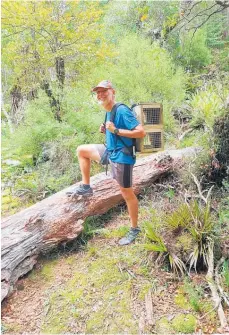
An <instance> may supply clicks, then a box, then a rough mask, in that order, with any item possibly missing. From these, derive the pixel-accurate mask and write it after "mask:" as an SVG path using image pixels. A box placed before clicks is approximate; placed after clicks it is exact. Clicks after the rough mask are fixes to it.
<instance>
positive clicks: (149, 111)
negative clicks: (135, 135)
mask: <svg viewBox="0 0 229 335" xmlns="http://www.w3.org/2000/svg"><path fill="white" fill-rule="evenodd" d="M143 115H144V124H160V108H143Z"/></svg>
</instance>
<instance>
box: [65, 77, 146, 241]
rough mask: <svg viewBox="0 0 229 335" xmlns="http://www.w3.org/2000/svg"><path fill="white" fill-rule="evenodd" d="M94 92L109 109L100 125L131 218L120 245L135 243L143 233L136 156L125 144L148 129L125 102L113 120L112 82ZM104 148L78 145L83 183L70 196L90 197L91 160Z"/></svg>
mask: <svg viewBox="0 0 229 335" xmlns="http://www.w3.org/2000/svg"><path fill="white" fill-rule="evenodd" d="M92 91H93V92H95V93H96V95H97V100H98V103H99V104H100V105H102V106H103V108H104V109H105V110H106V112H107V114H106V120H107V121H106V124H105V125H104V124H102V125H101V126H100V131H101V132H103V133H105V134H106V145H107V149H108V151H109V153H110V156H109V158H110V164H111V172H112V177H113V178H114V179H115V180H116V181H117V182H118V184H119V187H120V190H121V194H122V196H123V198H124V199H125V201H126V204H127V208H128V212H129V216H130V220H131V229H130V231H129V233H128V234H127V236H125V237H124V238H122V239H121V240H120V241H119V244H120V245H126V244H129V243H131V242H133V241H134V240H135V238H136V237H137V235H138V234H139V232H140V229H139V227H138V199H137V197H136V195H135V194H134V191H133V188H132V171H133V166H134V163H135V160H136V159H135V157H134V156H133V155H131V154H130V153H129V152H128V150H126V147H131V146H132V139H133V138H142V137H144V136H145V131H144V129H143V127H142V126H141V125H140V124H139V122H138V120H137V119H136V117H135V116H134V114H133V113H132V112H131V111H130V110H129V109H128V108H127V107H126V106H124V105H121V106H119V107H118V108H117V111H116V115H115V120H114V123H113V122H111V121H110V116H111V110H112V107H113V106H114V105H115V104H116V102H115V90H114V87H113V85H112V83H111V82H110V81H108V80H103V81H101V82H100V83H99V84H98V85H97V86H96V87H94V88H93V90H92ZM119 138H121V140H119ZM123 142H124V143H125V145H124V143H123ZM105 149H106V147H105V146H104V145H103V144H85V145H80V146H79V147H78V148H77V155H78V159H79V165H80V169H81V173H82V184H81V185H80V186H79V187H77V188H76V189H75V190H74V192H73V193H71V195H82V196H90V195H92V194H93V190H92V188H91V187H90V164H91V160H94V161H97V162H99V161H100V159H101V157H102V155H103V153H104V151H105ZM69 195H70V194H69Z"/></svg>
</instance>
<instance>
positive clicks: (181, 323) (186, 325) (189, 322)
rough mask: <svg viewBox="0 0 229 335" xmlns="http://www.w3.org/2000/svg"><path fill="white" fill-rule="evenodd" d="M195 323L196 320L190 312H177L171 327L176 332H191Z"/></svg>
mask: <svg viewBox="0 0 229 335" xmlns="http://www.w3.org/2000/svg"><path fill="white" fill-rule="evenodd" d="M196 325H197V320H196V318H195V316H194V315H191V314H188V315H187V314H179V315H176V316H175V318H174V319H173V320H172V327H173V329H174V330H175V331H176V332H181V333H184V334H188V333H193V332H194V331H195V328H196Z"/></svg>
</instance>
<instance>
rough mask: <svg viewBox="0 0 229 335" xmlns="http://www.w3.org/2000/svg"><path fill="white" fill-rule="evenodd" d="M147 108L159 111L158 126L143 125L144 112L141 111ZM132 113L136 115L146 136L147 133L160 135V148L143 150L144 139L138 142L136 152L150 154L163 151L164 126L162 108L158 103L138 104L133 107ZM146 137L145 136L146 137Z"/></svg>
mask: <svg viewBox="0 0 229 335" xmlns="http://www.w3.org/2000/svg"><path fill="white" fill-rule="evenodd" d="M149 108H152V109H154V108H157V109H160V120H159V123H158V124H145V121H144V111H143V109H149ZM134 111H135V113H136V115H137V119H138V120H139V122H140V123H141V124H142V126H143V128H144V130H145V132H146V134H147V135H148V134H149V133H160V134H161V146H160V147H158V148H154V147H151V148H145V147H144V145H145V144H144V139H146V137H145V138H143V139H141V140H140V141H139V142H138V148H137V149H138V151H140V152H141V153H150V152H157V151H162V150H164V125H163V106H162V104H160V103H149V102H142V103H139V104H138V105H137V106H135V107H134ZM147 135H146V136H147Z"/></svg>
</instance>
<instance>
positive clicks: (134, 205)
mask: <svg viewBox="0 0 229 335" xmlns="http://www.w3.org/2000/svg"><path fill="white" fill-rule="evenodd" d="M120 190H121V193H122V196H123V198H124V199H125V201H126V204H127V208H128V213H129V216H130V221H131V228H130V231H129V233H128V234H127V235H126V236H125V237H123V238H122V239H121V240H120V241H119V244H120V245H126V244H130V243H131V242H133V241H134V240H135V238H136V237H137V235H138V234H139V233H140V231H141V230H140V228H139V227H138V199H137V197H136V195H135V194H134V191H133V188H132V187H129V188H124V187H121V186H120Z"/></svg>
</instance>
